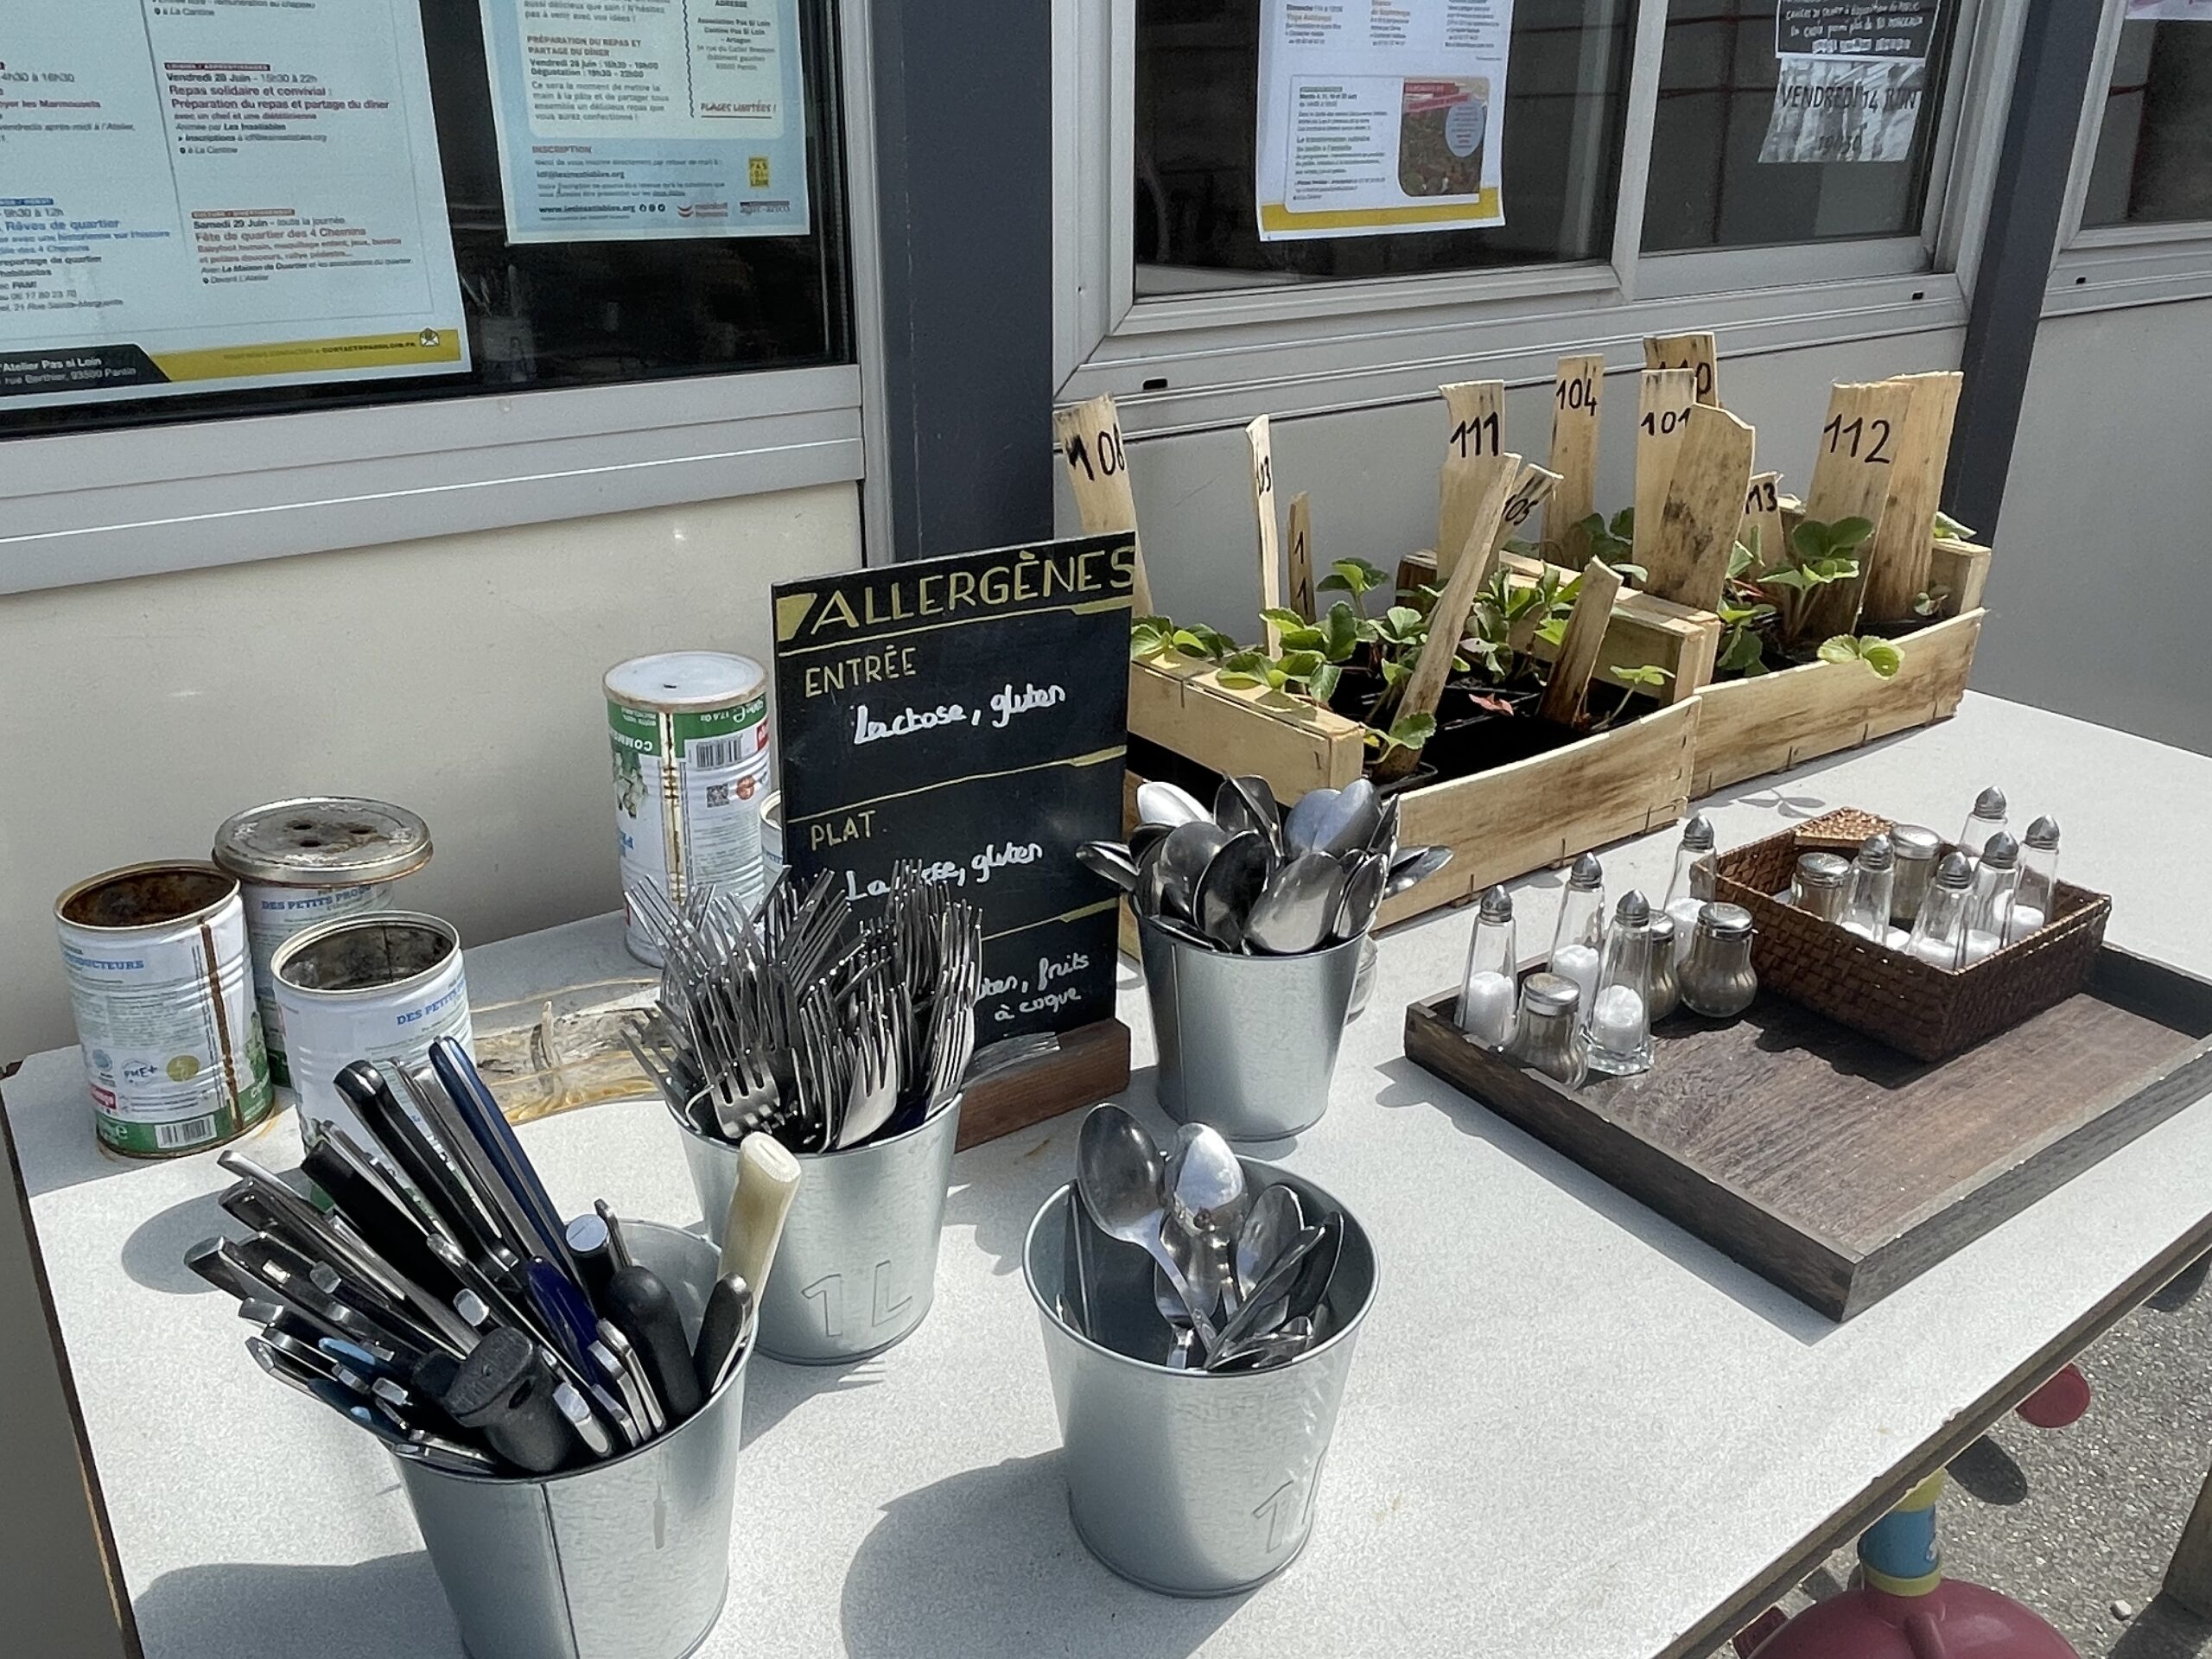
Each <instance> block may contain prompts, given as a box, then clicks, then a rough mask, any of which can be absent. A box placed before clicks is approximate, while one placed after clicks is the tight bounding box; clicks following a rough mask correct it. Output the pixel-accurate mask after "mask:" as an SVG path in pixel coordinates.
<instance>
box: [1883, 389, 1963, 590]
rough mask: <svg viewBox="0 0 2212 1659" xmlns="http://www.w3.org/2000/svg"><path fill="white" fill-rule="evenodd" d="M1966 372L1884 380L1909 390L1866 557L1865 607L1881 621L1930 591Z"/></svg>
mask: <svg viewBox="0 0 2212 1659" xmlns="http://www.w3.org/2000/svg"><path fill="white" fill-rule="evenodd" d="M1964 381H1965V377H1964V376H1963V375H1961V374H1960V373H1958V372H1956V371H1955V370H1954V371H1951V372H1947V373H1941V374H1906V375H1899V376H1897V378H1894V379H1892V380H1890V381H1887V382H1885V385H1902V386H1904V388H1905V390H1906V392H1907V395H1908V397H1907V402H1906V405H1905V419H1904V435H1903V439H1902V442H1900V444H1899V447H1898V454H1897V465H1896V466H1895V467H1892V468H1891V475H1890V490H1889V495H1888V497H1887V498H1886V499H1885V501H1884V503H1883V506H1882V521H1881V524H1880V526H1879V527H1878V529H1877V530H1876V531H1875V532H1874V539H1873V541H1872V543H1870V544H1869V545H1870V548H1871V556H1865V563H1866V585H1865V588H1864V590H1863V593H1864V598H1863V602H1862V609H1863V610H1864V611H1865V613H1866V614H1867V615H1868V616H1871V617H1872V618H1874V619H1875V620H1878V621H1883V622H1896V621H1902V620H1905V619H1906V618H1909V617H1910V616H1911V615H1912V601H1914V600H1916V599H1917V598H1918V597H1919V596H1920V595H1921V594H1923V593H1925V592H1927V590H1928V582H1929V574H1928V573H1929V562H1930V560H1931V559H1932V558H1933V556H1934V555H1935V541H1936V507H1937V505H1939V504H1940V503H1941V502H1942V496H1943V474H1944V470H1945V468H1946V467H1948V465H1949V462H1950V457H1951V429H1952V427H1953V425H1954V424H1955V423H1956V421H1957V419H1958V413H1959V391H1960V388H1961V385H1963V384H1964Z"/></svg>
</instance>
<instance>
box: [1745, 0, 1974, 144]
mask: <svg viewBox="0 0 2212 1659" xmlns="http://www.w3.org/2000/svg"><path fill="white" fill-rule="evenodd" d="M1940 11H1941V7H1940V5H1939V4H1938V3H1936V0H1780V3H1778V4H1777V6H1776V7H1775V12H1774V55H1775V59H1776V61H1777V65H1778V67H1779V74H1778V77H1777V81H1776V85H1775V89H1774V113H1773V115H1772V116H1771V117H1770V118H1769V120H1768V122H1767V129H1766V141H1765V143H1764V144H1762V145H1761V146H1760V149H1759V160H1761V161H1762V162H1902V161H1905V160H1907V159H1909V158H1910V156H1911V154H1912V140H1913V135H1914V133H1915V132H1916V130H1918V128H1919V125H1920V114H1921V110H1922V106H1923V102H1924V100H1925V99H1926V97H1927V92H1928V60H1929V55H1930V54H1931V53H1932V52H1933V51H1934V49H1935V41H1936V22H1937V21H1938V16H1939V14H1940Z"/></svg>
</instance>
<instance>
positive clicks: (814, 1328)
mask: <svg viewBox="0 0 2212 1659" xmlns="http://www.w3.org/2000/svg"><path fill="white" fill-rule="evenodd" d="M960 1100H961V1097H960V1096H957V1095H956V1096H953V1097H952V1098H951V1099H950V1100H949V1101H947V1102H946V1103H944V1105H943V1106H940V1107H939V1108H938V1109H937V1110H936V1111H934V1112H932V1113H931V1115H930V1116H927V1117H926V1118H924V1119H923V1120H922V1122H920V1123H919V1124H918V1125H917V1126H916V1127H915V1128H911V1129H908V1130H906V1132H905V1133H904V1134H902V1135H889V1136H886V1137H884V1138H881V1139H879V1140H874V1141H868V1142H867V1143H866V1144H864V1145H861V1146H857V1147H847V1148H845V1149H844V1150H842V1151H841V1152H803V1153H800V1154H798V1161H799V1167H800V1169H801V1170H802V1171H803V1172H804V1173H802V1174H801V1176H800V1178H799V1184H798V1192H797V1194H796V1195H794V1197H793V1198H792V1199H791V1214H790V1216H789V1217H786V1218H785V1222H784V1237H783V1243H781V1244H779V1246H778V1247H777V1249H776V1261H775V1268H774V1271H773V1272H772V1273H770V1274H769V1275H768V1287H767V1290H766V1294H764V1295H763V1296H762V1297H761V1300H760V1325H759V1335H758V1336H757V1337H756V1338H755V1341H756V1343H757V1344H758V1345H759V1347H760V1351H761V1352H763V1353H764V1354H766V1355H767V1356H768V1357H769V1358H771V1359H780V1360H782V1361H784V1362H785V1363H788V1364H794V1365H836V1364H840V1363H843V1362H845V1361H847V1360H854V1359H866V1358H867V1357H868V1356H869V1355H871V1354H880V1353H881V1352H882V1351H884V1350H885V1349H887V1348H888V1347H890V1346H891V1345H892V1344H894V1343H897V1342H899V1341H902V1340H904V1339H905V1338H906V1337H907V1336H908V1335H910V1334H911V1333H912V1332H913V1330H914V1328H915V1327H916V1326H917V1325H920V1324H921V1322H922V1320H923V1319H925V1317H927V1315H928V1313H929V1311H930V1303H931V1300H932V1299H933V1298H934V1297H935V1295H936V1294H937V1251H938V1237H939V1236H940V1235H941V1234H942V1232H943V1230H944V1198H945V1192H946V1189H947V1188H948V1186H949V1185H950V1182H951V1179H952V1145H953V1142H954V1141H955V1140H956V1139H957V1138H958V1136H959V1134H960ZM677 1127H678V1128H679V1129H680V1130H681V1131H682V1133H683V1160H684V1162H685V1163H686V1164H688V1165H689V1166H690V1170H691V1184H692V1185H693V1186H694V1187H695V1188H696V1189H697V1191H698V1194H699V1210H700V1213H701V1214H702V1216H704V1217H705V1218H706V1226H707V1236H709V1238H711V1239H713V1240H714V1241H715V1243H717V1244H719V1243H721V1236H722V1230H723V1228H724V1227H725V1225H726V1224H728V1220H729V1200H730V1194H731V1193H732V1192H734V1190H735V1188H736V1185H737V1148H736V1147H734V1146H733V1145H732V1144H731V1143H730V1142H728V1141H718V1140H711V1139H709V1137H707V1136H706V1135H702V1134H700V1133H699V1132H698V1131H697V1130H696V1129H694V1128H690V1127H688V1126H687V1125H684V1124H683V1122H681V1121H680V1120H679V1121H678V1123H677Z"/></svg>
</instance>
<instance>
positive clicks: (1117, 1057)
mask: <svg viewBox="0 0 2212 1659" xmlns="http://www.w3.org/2000/svg"><path fill="white" fill-rule="evenodd" d="M1128 1086H1129V1028H1128V1027H1127V1026H1125V1025H1123V1024H1122V1022H1121V1021H1120V1020H1096V1021H1095V1022H1094V1023H1092V1024H1090V1025H1088V1026H1078V1027H1076V1029H1074V1030H1073V1031H1065V1032H1062V1033H1060V1038H1059V1042H1058V1046H1056V1047H1053V1048H1052V1049H1049V1050H1047V1051H1046V1052H1044V1053H1041V1054H1039V1055H1038V1056H1037V1057H1036V1058H1034V1059H1028V1060H1022V1061H1020V1062H1019V1063H1017V1064H1015V1065H1009V1066H1007V1067H1006V1068H1005V1069H1004V1070H1003V1071H992V1072H988V1073H986V1074H985V1075H984V1076H983V1077H979V1078H977V1079H976V1082H975V1083H974V1084H971V1085H969V1089H968V1090H967V1092H966V1095H965V1096H964V1097H963V1099H962V1101H961V1103H960V1138H959V1140H958V1141H957V1142H956V1143H955V1145H956V1147H957V1149H958V1150H961V1151H963V1152H964V1151H966V1150H967V1149H968V1148H969V1147H975V1146H981V1145H982V1143H983V1142H984V1141H995V1140H997V1139H998V1138H999V1137H1000V1136H1001V1135H1013V1134H1014V1133H1015V1132H1016V1131H1018V1130H1020V1129H1027V1128H1033V1127H1034V1126H1035V1125H1037V1124H1039V1123H1042V1122H1045V1121H1046V1120H1047V1119H1048V1118H1054V1117H1058V1116H1059V1115H1060V1114H1061V1113H1063V1112H1071V1111H1074V1110H1075V1109H1077V1108H1078V1107H1083V1106H1090V1105H1095V1104H1096V1103H1098V1102H1099V1101H1102V1100H1106V1099H1109V1098H1111V1097H1112V1096H1116V1095H1118V1094H1120V1093H1121V1092H1122V1090H1124V1089H1126V1088H1128Z"/></svg>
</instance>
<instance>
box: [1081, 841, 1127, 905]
mask: <svg viewBox="0 0 2212 1659" xmlns="http://www.w3.org/2000/svg"><path fill="white" fill-rule="evenodd" d="M1075 855H1076V861H1077V862H1078V863H1079V864H1081V865H1082V866H1083V868H1084V869H1086V870H1089V871H1090V873H1091V874H1093V875H1103V876H1104V877H1105V878H1106V880H1109V881H1111V882H1112V883H1113V884H1114V885H1115V886H1116V887H1119V888H1120V889H1121V890H1122V892H1123V893H1135V891H1136V890H1137V865H1136V861H1135V859H1134V858H1132V857H1130V856H1129V849H1128V848H1126V847H1124V846H1122V844H1121V843H1120V842H1114V841H1086V842H1082V843H1081V844H1080V845H1078V846H1077V848H1076V849H1075Z"/></svg>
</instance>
